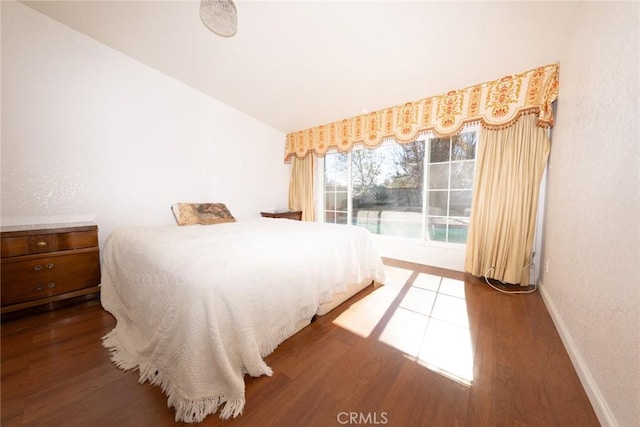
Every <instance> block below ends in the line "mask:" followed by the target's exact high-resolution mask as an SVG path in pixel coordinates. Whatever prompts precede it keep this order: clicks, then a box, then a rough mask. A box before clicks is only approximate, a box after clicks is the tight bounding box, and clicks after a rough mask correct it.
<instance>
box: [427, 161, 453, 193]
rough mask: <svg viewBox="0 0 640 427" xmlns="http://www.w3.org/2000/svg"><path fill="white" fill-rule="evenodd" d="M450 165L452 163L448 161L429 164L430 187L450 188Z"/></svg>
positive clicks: (438, 188) (434, 188)
mask: <svg viewBox="0 0 640 427" xmlns="http://www.w3.org/2000/svg"><path fill="white" fill-rule="evenodd" d="M449 165H451V163H448V162H447V163H438V164H435V165H429V177H428V178H429V189H433V190H436V189H437V190H442V189H447V188H449Z"/></svg>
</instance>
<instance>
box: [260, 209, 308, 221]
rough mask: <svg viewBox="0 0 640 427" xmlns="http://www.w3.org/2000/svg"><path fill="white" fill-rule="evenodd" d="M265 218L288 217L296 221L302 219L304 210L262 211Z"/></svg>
mask: <svg viewBox="0 0 640 427" xmlns="http://www.w3.org/2000/svg"><path fill="white" fill-rule="evenodd" d="M260 215H262V216H263V217H265V218H286V219H294V220H296V221H301V220H302V211H272V212H260Z"/></svg>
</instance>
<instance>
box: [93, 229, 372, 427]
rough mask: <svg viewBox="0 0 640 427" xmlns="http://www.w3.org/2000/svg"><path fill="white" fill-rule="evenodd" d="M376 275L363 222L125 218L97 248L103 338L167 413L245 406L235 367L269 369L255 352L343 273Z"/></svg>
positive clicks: (280, 335)
mask: <svg viewBox="0 0 640 427" xmlns="http://www.w3.org/2000/svg"><path fill="white" fill-rule="evenodd" d="M369 278H370V279H371V280H375V281H377V282H380V283H384V270H383V267H382V262H381V259H380V257H379V256H378V254H377V251H376V250H375V248H374V247H373V246H372V241H371V235H370V234H369V232H368V231H367V230H365V229H364V228H360V227H355V226H347V225H333V224H320V223H304V222H298V221H291V220H285V219H268V218H255V219H245V220H239V221H238V222H237V223H225V224H216V225H204V226H201V225H191V226H183V227H180V226H162V227H132V228H123V229H120V230H117V231H115V232H114V233H112V234H111V236H109V238H108V240H107V242H106V244H105V248H104V250H103V266H102V293H101V301H102V305H103V307H104V308H105V309H106V310H108V311H109V312H110V313H112V314H113V316H114V317H115V318H116V321H117V324H116V327H115V328H114V329H113V330H112V331H111V332H110V333H109V334H107V335H106V336H105V337H104V339H103V344H104V346H105V347H107V348H108V349H110V351H111V352H112V359H113V361H114V363H116V364H117V365H118V366H119V367H120V368H122V369H125V370H127V369H138V370H139V372H140V382H145V381H149V382H150V383H152V384H155V385H160V386H161V387H162V390H163V392H164V393H165V394H166V395H167V397H168V405H169V406H170V407H174V408H175V411H176V421H185V422H199V421H202V420H203V419H204V418H205V417H206V416H207V415H208V414H212V413H215V412H216V411H217V410H218V409H220V417H221V418H228V417H230V416H234V417H235V416H237V415H239V414H241V413H242V409H243V407H244V403H245V399H244V379H243V375H244V374H245V373H248V374H250V375H252V376H260V375H271V373H272V372H271V369H270V368H269V366H267V365H266V363H265V362H264V360H263V357H264V356H266V355H267V354H269V353H271V352H272V351H273V350H274V349H275V348H276V347H277V346H278V344H280V343H281V342H282V341H284V340H285V339H286V338H288V337H289V336H290V335H291V334H292V333H293V332H294V328H295V326H296V324H297V323H299V322H300V321H302V320H303V319H309V318H310V317H311V316H312V315H313V314H314V313H315V312H316V310H317V309H318V306H319V305H320V304H321V303H323V302H326V301H328V300H329V299H330V298H331V296H332V295H333V294H335V293H337V292H341V291H344V290H345V289H346V286H347V285H348V284H352V283H359V282H362V281H364V280H365V279H369Z"/></svg>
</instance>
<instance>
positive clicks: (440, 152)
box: [429, 137, 451, 163]
mask: <svg viewBox="0 0 640 427" xmlns="http://www.w3.org/2000/svg"><path fill="white" fill-rule="evenodd" d="M450 141H451V138H448V137H447V138H433V139H432V140H431V149H430V152H429V154H430V156H429V162H430V163H438V162H448V161H449V147H450V145H451V142H450Z"/></svg>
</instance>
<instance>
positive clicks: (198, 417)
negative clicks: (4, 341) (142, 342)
mask: <svg viewBox="0 0 640 427" xmlns="http://www.w3.org/2000/svg"><path fill="white" fill-rule="evenodd" d="M316 311H317V307H315V306H307V307H304V308H303V309H301V310H300V311H299V312H298V316H295V317H296V318H297V319H298V320H297V321H296V323H297V322H301V321H302V320H304V319H311V317H312V316H313V315H314V314H315V312H316ZM293 332H294V329H293V328H282V329H281V330H279V331H278V332H277V333H276V334H275V335H274V337H273V339H271V340H270V341H269V342H268V343H265V344H263V345H262V346H260V348H259V351H260V355H261V356H262V357H265V356H267V355H269V354H271V353H272V352H273V351H274V350H275V349H276V348H277V347H278V345H280V344H281V343H282V342H283V341H284V340H286V339H287V338H289V337H290V336H291V334H292V333H293ZM102 345H103V347H105V348H106V349H107V350H109V353H110V355H111V361H112V362H113V363H114V364H115V365H116V366H117V367H118V368H120V369H122V370H123V371H131V370H136V369H137V370H138V371H139V373H140V377H139V379H138V382H139V383H140V384H143V383H145V382H149V384H152V385H155V386H160V388H161V389H162V392H163V393H164V394H165V395H166V396H167V406H168V407H169V408H174V409H175V412H176V414H175V420H176V422H180V421H181V422H185V423H199V422H201V421H203V420H204V419H205V418H206V417H207V416H208V415H210V414H215V413H216V412H217V411H218V409H220V418H222V419H225V420H226V419H228V418H230V417H233V418H236V417H237V416H239V415H242V410H243V409H244V405H245V397H244V391H243V393H242V395H240V396H228V395H227V394H225V393H220V394H217V395H214V396H207V397H202V398H200V399H185V398H183V397H180V393H179V388H178V387H176V385H175V383H174V381H173V379H171V378H170V377H168V376H166V375H164V374H163V373H162V372H161V371H160V370H159V369H158V368H157V367H155V366H153V365H151V364H148V363H143V362H139V361H138V360H136V359H135V358H134V357H133V356H131V355H130V354H129V352H127V351H126V350H125V349H124V347H123V346H122V343H121V341H120V339H119V337H118V332H117V327H116V328H114V329H113V330H112V331H111V332H109V333H108V334H106V335H105V336H104V337H102ZM248 373H249V375H251V376H253V377H258V376H261V375H268V376H271V375H273V371H272V370H271V368H270V367H269V366H268V365H267V364H266V363H265V362H264V361H263V362H262V363H261V364H260V366H259V367H258V368H257V370H255V371H250V372H248Z"/></svg>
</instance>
